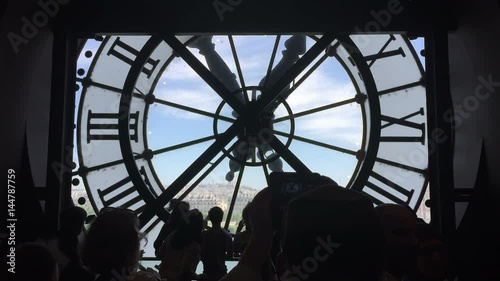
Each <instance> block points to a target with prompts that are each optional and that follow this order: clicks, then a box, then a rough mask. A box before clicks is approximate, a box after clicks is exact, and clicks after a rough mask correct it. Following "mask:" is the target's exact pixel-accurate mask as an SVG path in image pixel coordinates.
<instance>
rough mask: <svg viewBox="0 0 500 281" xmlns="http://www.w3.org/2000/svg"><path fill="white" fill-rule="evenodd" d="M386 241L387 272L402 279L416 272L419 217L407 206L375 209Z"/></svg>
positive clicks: (380, 206) (386, 205)
mask: <svg viewBox="0 0 500 281" xmlns="http://www.w3.org/2000/svg"><path fill="white" fill-rule="evenodd" d="M375 210H376V211H377V214H378V217H379V219H380V223H381V225H382V228H383V230H384V236H385V239H386V263H387V265H386V266H387V270H388V271H389V272H390V273H391V274H392V275H394V276H396V277H399V278H402V277H403V276H404V275H405V274H408V273H412V272H414V271H415V266H416V257H417V256H416V250H417V242H418V241H417V237H416V228H417V216H416V214H415V213H414V212H413V211H412V210H411V209H410V208H408V207H407V206H403V205H398V204H382V205H379V206H377V207H376V208H375Z"/></svg>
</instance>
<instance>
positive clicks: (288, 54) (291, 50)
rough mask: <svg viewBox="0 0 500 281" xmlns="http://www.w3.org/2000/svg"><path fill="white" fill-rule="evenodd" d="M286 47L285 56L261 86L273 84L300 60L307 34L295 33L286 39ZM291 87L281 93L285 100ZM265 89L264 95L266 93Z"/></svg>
mask: <svg viewBox="0 0 500 281" xmlns="http://www.w3.org/2000/svg"><path fill="white" fill-rule="evenodd" d="M285 47H286V49H285V50H284V51H283V52H282V54H283V57H282V58H281V60H280V61H279V62H278V64H277V65H276V67H274V68H273V70H271V72H270V73H269V76H265V77H264V78H262V80H261V81H260V83H259V86H260V87H264V84H265V85H273V84H274V83H276V81H278V79H279V78H281V77H282V76H283V75H285V73H286V72H287V71H288V70H289V69H290V68H291V67H292V66H293V65H294V64H295V63H296V62H297V61H298V60H299V58H300V57H299V56H300V55H303V54H304V53H305V52H306V36H305V35H293V36H292V37H290V38H289V39H288V40H286V41H285ZM289 89H290V87H287V88H285V89H284V90H283V91H281V93H280V94H279V95H280V96H282V97H281V98H280V99H281V100H285V99H286V98H287V97H288V90H289ZM265 91H266V89H264V92H263V93H262V94H263V95H266V94H267V93H266V92H265ZM278 104H279V102H276V105H275V106H272V107H271V109H270V110H269V112H273V111H274V110H275V109H276V107H278Z"/></svg>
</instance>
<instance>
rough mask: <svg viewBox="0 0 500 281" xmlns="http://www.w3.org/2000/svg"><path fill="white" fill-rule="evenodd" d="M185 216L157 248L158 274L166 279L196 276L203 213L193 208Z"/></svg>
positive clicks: (177, 280)
mask: <svg viewBox="0 0 500 281" xmlns="http://www.w3.org/2000/svg"><path fill="white" fill-rule="evenodd" d="M185 216H186V220H182V221H181V222H180V226H179V227H178V228H177V229H175V230H174V231H173V232H172V233H170V234H169V235H168V236H167V238H166V239H165V241H163V244H162V246H161V247H160V249H159V250H158V254H159V256H160V257H162V260H161V264H160V275H161V278H165V279H167V280H168V281H191V280H193V279H197V278H198V275H197V274H196V267H197V265H198V263H199V262H200V252H201V231H202V229H203V215H202V214H201V213H200V212H199V211H198V210H197V209H193V210H191V211H189V213H187V214H185Z"/></svg>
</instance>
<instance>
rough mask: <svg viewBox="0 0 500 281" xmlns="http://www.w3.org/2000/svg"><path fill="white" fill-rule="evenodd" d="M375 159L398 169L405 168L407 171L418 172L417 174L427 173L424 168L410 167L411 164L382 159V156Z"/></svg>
mask: <svg viewBox="0 0 500 281" xmlns="http://www.w3.org/2000/svg"><path fill="white" fill-rule="evenodd" d="M376 161H377V162H380V163H382V164H386V165H390V166H393V167H397V168H400V169H403V170H407V171H412V172H415V173H418V174H422V175H427V174H428V172H427V171H426V170H423V169H419V168H416V167H412V166H408V165H405V164H402V163H398V162H394V161H391V160H387V159H384V158H380V157H377V160H376Z"/></svg>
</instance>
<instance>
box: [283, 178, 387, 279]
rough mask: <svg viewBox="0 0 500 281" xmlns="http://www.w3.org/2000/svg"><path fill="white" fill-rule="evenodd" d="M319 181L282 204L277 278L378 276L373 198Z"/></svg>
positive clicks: (379, 245)
mask: <svg viewBox="0 0 500 281" xmlns="http://www.w3.org/2000/svg"><path fill="white" fill-rule="evenodd" d="M321 185H322V186H320V187H318V188H315V189H313V190H311V191H309V192H307V193H304V194H302V195H300V196H299V197H297V198H295V199H293V200H292V201H291V202H290V203H289V205H288V208H287V214H286V219H285V228H284V232H283V242H282V253H280V255H279V256H278V268H279V274H280V275H281V277H282V280H289V281H291V280H306V279H307V280H310V281H316V280H339V281H344V280H349V281H375V280H378V278H380V276H381V274H382V272H383V243H384V239H383V233H382V229H381V227H380V224H379V223H378V220H377V218H376V214H375V211H374V208H373V203H372V202H371V200H370V199H368V198H367V197H366V196H365V195H363V194H361V193H358V192H355V191H351V190H347V189H343V188H340V187H338V186H337V185H336V184H334V183H332V184H330V185H328V184H327V185H324V184H321Z"/></svg>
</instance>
